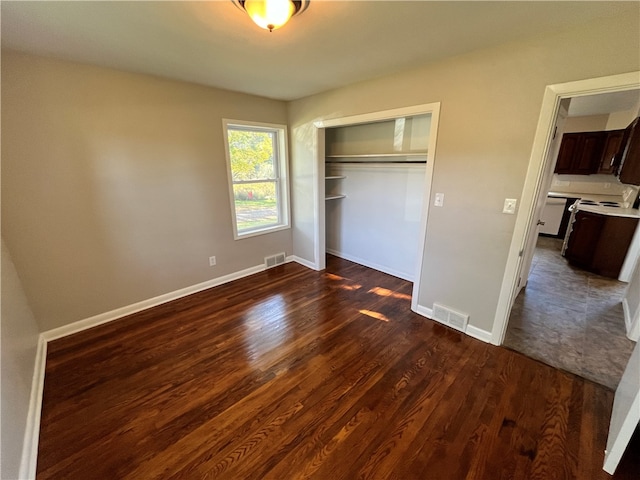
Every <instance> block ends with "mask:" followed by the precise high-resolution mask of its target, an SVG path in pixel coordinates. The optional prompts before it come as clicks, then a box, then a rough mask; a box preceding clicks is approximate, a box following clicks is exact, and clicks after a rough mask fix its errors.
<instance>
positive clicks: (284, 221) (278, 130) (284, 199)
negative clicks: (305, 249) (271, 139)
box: [222, 118, 291, 240]
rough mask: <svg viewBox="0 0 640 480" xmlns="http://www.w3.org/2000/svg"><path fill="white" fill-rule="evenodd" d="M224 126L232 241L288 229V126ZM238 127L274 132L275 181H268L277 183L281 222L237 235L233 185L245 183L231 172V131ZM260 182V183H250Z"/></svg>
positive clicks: (231, 122)
mask: <svg viewBox="0 0 640 480" xmlns="http://www.w3.org/2000/svg"><path fill="white" fill-rule="evenodd" d="M222 127H223V132H224V150H225V156H226V162H227V183H228V187H229V201H230V206H231V220H232V222H233V238H234V239H236V240H240V239H243V238H249V237H255V236H256V235H263V234H265V233H272V232H277V231H279V230H286V229H288V228H291V227H290V224H291V221H290V214H289V212H290V208H289V175H288V173H289V169H288V165H289V160H288V159H289V155H288V153H289V142H288V138H287V126H286V125H281V124H277V123H261V122H248V121H244V120H231V119H226V118H223V119H222ZM234 127H237V128H238V129H245V130H249V131H258V132H259V131H262V132H270V133H275V138H276V145H275V155H274V156H275V159H274V160H275V161H274V170H275V174H276V175H275V178H273V179H269V181H275V183H276V196H277V206H278V210H279V211H278V217H279V219H280V222H279V223H278V224H276V225H270V226H267V227H257V228H255V229H251V230H245V231H243V232H238V220H237V218H236V205H235V196H234V193H233V186H234V185H236V184H242V183H244V182H234V181H233V175H232V170H231V155H230V153H229V128H232V129H233V128H234ZM246 183H249V182H246ZM251 183H258V182H251Z"/></svg>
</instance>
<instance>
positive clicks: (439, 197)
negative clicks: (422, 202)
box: [433, 193, 444, 207]
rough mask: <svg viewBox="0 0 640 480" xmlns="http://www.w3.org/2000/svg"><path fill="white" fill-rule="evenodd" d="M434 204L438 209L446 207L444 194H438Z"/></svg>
mask: <svg viewBox="0 0 640 480" xmlns="http://www.w3.org/2000/svg"><path fill="white" fill-rule="evenodd" d="M433 204H434V205H435V206H436V207H441V206H443V205H444V193H436V198H435V201H434V202H433Z"/></svg>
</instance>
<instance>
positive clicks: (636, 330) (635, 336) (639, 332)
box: [622, 267, 640, 342]
mask: <svg viewBox="0 0 640 480" xmlns="http://www.w3.org/2000/svg"><path fill="white" fill-rule="evenodd" d="M639 268H640V267H639ZM622 311H623V312H624V326H625V330H626V331H627V338H629V340H633V341H634V342H637V341H638V340H639V339H640V307H638V309H637V310H636V311H635V312H634V313H631V310H630V309H629V302H628V301H627V299H626V297H625V298H623V299H622Z"/></svg>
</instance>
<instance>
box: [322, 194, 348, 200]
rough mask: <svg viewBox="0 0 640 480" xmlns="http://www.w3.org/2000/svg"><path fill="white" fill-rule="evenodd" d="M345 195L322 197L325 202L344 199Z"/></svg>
mask: <svg viewBox="0 0 640 480" xmlns="http://www.w3.org/2000/svg"><path fill="white" fill-rule="evenodd" d="M345 197H346V195H327V196H326V197H324V199H325V200H337V199H338V198H345Z"/></svg>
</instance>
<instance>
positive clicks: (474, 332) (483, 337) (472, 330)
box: [464, 324, 492, 343]
mask: <svg viewBox="0 0 640 480" xmlns="http://www.w3.org/2000/svg"><path fill="white" fill-rule="evenodd" d="M464 333H466V334H467V335H469V336H470V337H473V338H475V339H478V340H480V341H482V342H485V343H491V338H492V337H491V332H488V331H486V330H483V329H481V328H478V327H474V326H473V325H470V324H467V328H466V330H465V331H464Z"/></svg>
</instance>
